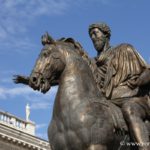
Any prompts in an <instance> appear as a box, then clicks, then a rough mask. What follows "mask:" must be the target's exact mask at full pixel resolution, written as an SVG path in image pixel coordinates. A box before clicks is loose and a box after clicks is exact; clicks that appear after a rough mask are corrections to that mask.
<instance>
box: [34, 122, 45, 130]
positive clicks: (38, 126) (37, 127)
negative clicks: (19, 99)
mask: <svg viewBox="0 0 150 150" xmlns="http://www.w3.org/2000/svg"><path fill="white" fill-rule="evenodd" d="M46 126H47V124H46V123H42V124H36V130H39V129H41V128H45V127H46Z"/></svg>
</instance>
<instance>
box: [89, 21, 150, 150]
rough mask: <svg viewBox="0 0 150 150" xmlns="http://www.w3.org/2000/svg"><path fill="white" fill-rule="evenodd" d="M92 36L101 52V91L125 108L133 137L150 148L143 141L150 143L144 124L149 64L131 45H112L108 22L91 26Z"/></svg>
mask: <svg viewBox="0 0 150 150" xmlns="http://www.w3.org/2000/svg"><path fill="white" fill-rule="evenodd" d="M89 35H90V38H91V40H92V42H93V45H94V47H95V49H96V51H97V57H96V58H95V63H96V64H97V67H98V69H99V74H98V76H100V77H99V80H97V83H98V82H99V83H98V84H99V87H100V90H101V91H102V92H103V94H104V95H105V97H106V98H107V99H108V100H111V102H112V103H114V104H116V105H117V106H119V107H120V108H121V110H122V112H123V115H124V118H125V120H126V122H127V124H128V127H129V131H130V136H131V138H132V140H133V141H134V142H137V143H140V145H141V146H139V148H140V149H142V150H148V149H150V147H149V146H143V143H149V133H148V129H147V127H146V125H145V123H144V121H145V120H146V119H148V118H149V115H150V105H149V101H150V100H149V90H150V84H149V82H150V68H149V65H148V64H147V63H146V62H145V61H144V60H143V58H142V57H141V56H140V54H138V52H137V51H136V50H135V49H134V47H133V46H132V45H130V44H120V45H118V46H116V47H111V46H110V44H109V40H110V36H111V30H110V28H109V26H108V25H107V24H106V23H95V24H92V25H90V26H89ZM143 85H144V86H143Z"/></svg>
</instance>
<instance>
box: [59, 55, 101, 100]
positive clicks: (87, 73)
mask: <svg viewBox="0 0 150 150" xmlns="http://www.w3.org/2000/svg"><path fill="white" fill-rule="evenodd" d="M58 91H59V94H61V95H62V97H63V96H64V94H65V97H68V98H69V99H71V98H73V99H75V98H76V99H77V98H80V99H81V98H86V97H99V94H100V92H99V90H98V89H97V86H96V82H95V80H94V78H93V74H92V72H91V70H90V68H89V66H88V64H87V63H86V62H85V61H84V60H83V59H82V58H81V57H79V56H78V57H75V56H70V57H69V58H68V59H66V67H65V70H64V71H63V73H62V75H61V80H60V84H59V89H58Z"/></svg>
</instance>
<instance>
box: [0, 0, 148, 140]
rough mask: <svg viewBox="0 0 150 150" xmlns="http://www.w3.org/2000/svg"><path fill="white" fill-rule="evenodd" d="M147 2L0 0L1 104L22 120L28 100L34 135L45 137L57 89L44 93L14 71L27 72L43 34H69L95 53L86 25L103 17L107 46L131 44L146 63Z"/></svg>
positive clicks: (135, 0) (38, 49) (27, 73)
mask: <svg viewBox="0 0 150 150" xmlns="http://www.w3.org/2000/svg"><path fill="white" fill-rule="evenodd" d="M149 7H150V1H148V0H126V1H123V0H30V1H25V0H0V109H1V110H3V111H8V112H10V113H12V114H14V115H16V116H18V117H21V118H24V119H25V105H26V104H27V103H29V104H30V106H31V115H30V119H31V120H32V121H34V122H35V123H36V124H37V129H36V135H37V136H39V137H41V138H44V139H47V126H48V124H49V121H50V118H51V114H52V107H53V101H54V97H55V93H56V91H57V88H56V87H54V88H52V89H51V90H50V91H49V92H48V93H47V94H45V95H43V94H41V93H39V92H35V91H33V90H32V89H30V88H29V87H27V86H24V85H15V84H13V82H12V76H13V75H14V74H23V75H29V74H30V72H31V70H32V68H33V66H34V63H35V60H36V58H37V56H38V54H39V52H40V50H41V48H42V45H41V41H40V38H41V35H42V34H43V33H44V32H45V31H48V32H49V33H50V34H51V35H52V36H53V37H54V38H60V37H63V36H64V37H73V38H74V39H75V40H77V41H79V42H80V43H81V44H82V46H83V48H84V49H85V50H86V51H87V52H88V53H89V55H90V56H91V57H93V56H95V55H96V52H95V50H94V48H93V45H92V42H91V41H90V38H89V35H88V26H89V25H90V24H92V23H95V22H106V23H107V24H108V25H109V26H110V27H111V30H112V36H111V41H110V43H111V45H114V46H115V45H117V44H120V43H130V44H132V45H133V46H134V47H135V48H136V49H137V50H138V52H139V53H140V54H141V55H142V56H143V57H144V59H145V60H146V61H147V62H148V63H150V53H149V49H150V48H149V47H150V45H149V44H150V38H149V35H150V17H149V14H150V8H149Z"/></svg>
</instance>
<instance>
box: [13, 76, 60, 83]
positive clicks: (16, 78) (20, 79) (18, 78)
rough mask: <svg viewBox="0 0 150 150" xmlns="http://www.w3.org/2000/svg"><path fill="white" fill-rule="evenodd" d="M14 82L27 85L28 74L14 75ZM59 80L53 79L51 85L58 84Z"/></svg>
mask: <svg viewBox="0 0 150 150" xmlns="http://www.w3.org/2000/svg"><path fill="white" fill-rule="evenodd" d="M13 81H14V83H16V84H20V83H22V84H25V85H29V77H28V76H22V75H14V78H13ZM58 83H59V81H53V82H52V83H51V86H56V85H58Z"/></svg>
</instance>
